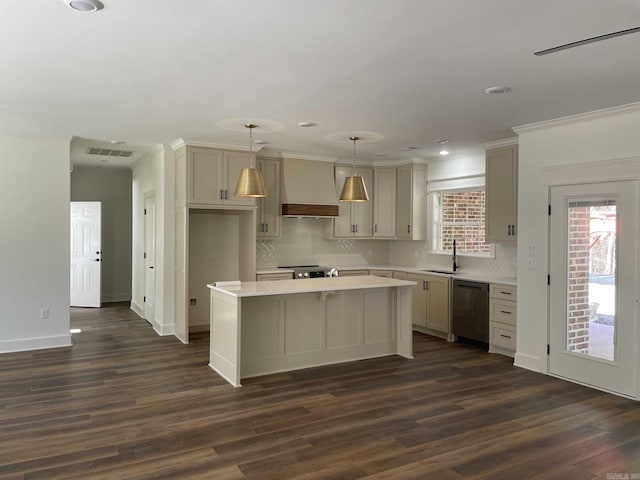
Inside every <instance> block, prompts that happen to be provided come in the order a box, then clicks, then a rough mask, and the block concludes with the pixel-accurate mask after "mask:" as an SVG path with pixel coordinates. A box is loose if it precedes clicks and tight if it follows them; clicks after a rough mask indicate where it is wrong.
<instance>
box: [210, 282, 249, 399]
mask: <svg viewBox="0 0 640 480" xmlns="http://www.w3.org/2000/svg"><path fill="white" fill-rule="evenodd" d="M241 318H242V302H241V300H240V299H239V298H237V297H234V296H231V295H227V294H224V293H221V292H218V291H216V290H213V289H212V290H211V312H210V319H211V322H210V323H211V325H210V330H211V331H210V342H209V344H210V349H209V366H210V367H211V368H212V369H214V370H215V371H216V372H218V373H219V374H220V375H221V376H222V377H224V378H225V379H226V380H227V381H228V382H229V383H231V385H233V386H234V387H239V386H240V358H241V357H240V355H241V351H240V332H241Z"/></svg>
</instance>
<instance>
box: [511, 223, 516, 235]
mask: <svg viewBox="0 0 640 480" xmlns="http://www.w3.org/2000/svg"><path fill="white" fill-rule="evenodd" d="M515 234H516V226H515V225H511V235H514V236H515Z"/></svg>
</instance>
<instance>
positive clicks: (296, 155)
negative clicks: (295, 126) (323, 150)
mask: <svg viewBox="0 0 640 480" xmlns="http://www.w3.org/2000/svg"><path fill="white" fill-rule="evenodd" d="M260 156H261V157H268V158H293V159H297V160H314V161H316V162H330V163H335V162H336V161H338V158H337V157H328V156H326V155H315V154H311V153H300V152H283V151H275V150H271V151H266V152H262V153H260Z"/></svg>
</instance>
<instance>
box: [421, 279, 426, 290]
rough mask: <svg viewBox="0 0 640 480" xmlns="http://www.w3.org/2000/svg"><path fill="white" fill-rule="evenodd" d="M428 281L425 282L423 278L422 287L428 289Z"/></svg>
mask: <svg viewBox="0 0 640 480" xmlns="http://www.w3.org/2000/svg"><path fill="white" fill-rule="evenodd" d="M426 284H427V282H425V281H424V280H422V289H423V290H426V289H427V285H426Z"/></svg>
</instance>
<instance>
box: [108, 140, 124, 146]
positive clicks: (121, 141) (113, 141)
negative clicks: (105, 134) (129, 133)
mask: <svg viewBox="0 0 640 480" xmlns="http://www.w3.org/2000/svg"><path fill="white" fill-rule="evenodd" d="M109 143H112V144H114V145H124V144H125V143H127V142H125V141H124V140H109Z"/></svg>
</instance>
